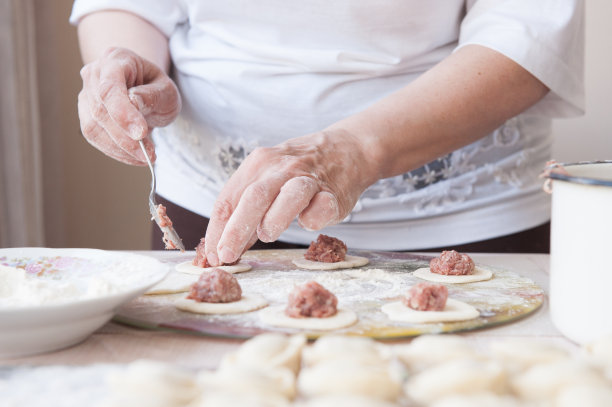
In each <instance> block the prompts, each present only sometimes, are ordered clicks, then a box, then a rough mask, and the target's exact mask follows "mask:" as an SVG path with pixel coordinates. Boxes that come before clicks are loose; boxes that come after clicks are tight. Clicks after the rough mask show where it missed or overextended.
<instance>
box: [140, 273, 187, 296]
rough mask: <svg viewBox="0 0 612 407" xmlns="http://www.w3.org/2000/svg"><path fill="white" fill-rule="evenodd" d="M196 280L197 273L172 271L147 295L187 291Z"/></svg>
mask: <svg viewBox="0 0 612 407" xmlns="http://www.w3.org/2000/svg"><path fill="white" fill-rule="evenodd" d="M196 281H198V276H197V275H193V274H185V273H177V272H171V273H170V274H168V276H167V277H166V278H164V279H163V280H162V281H160V282H159V283H157V284H156V285H154V286H153V287H152V288H151V289H150V290H149V291H147V292H146V293H145V295H157V294H174V293H182V292H187V291H189V289H190V288H191V285H192V284H193V283H195V282H196Z"/></svg>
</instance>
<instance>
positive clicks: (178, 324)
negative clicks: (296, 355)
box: [114, 250, 544, 339]
mask: <svg viewBox="0 0 612 407" xmlns="http://www.w3.org/2000/svg"><path fill="white" fill-rule="evenodd" d="M303 253H304V251H303V250H257V251H249V252H247V253H245V255H244V256H243V257H242V260H243V261H246V262H248V263H249V264H251V266H252V267H253V269H252V270H251V271H248V272H245V273H240V274H235V276H236V278H237V279H238V281H239V283H240V285H241V287H242V291H243V293H249V292H251V293H258V294H261V295H263V296H264V297H265V298H266V299H267V300H268V301H269V302H270V305H281V304H285V303H286V301H287V296H288V295H289V292H290V291H291V290H292V288H293V287H294V286H295V285H297V284H301V283H303V282H306V281H308V280H311V279H314V280H316V281H317V282H319V283H320V284H322V285H323V286H324V287H326V288H327V289H328V290H330V291H331V292H333V293H334V294H335V295H336V296H337V297H338V306H339V307H342V308H348V309H352V310H353V311H355V312H356V313H357V315H358V317H359V321H358V322H357V323H356V324H355V325H353V326H350V327H347V328H343V329H339V330H337V331H334V332H335V333H342V334H349V335H360V336H368V337H373V338H378V339H398V338H406V337H413V336H417V335H421V334H430V333H443V332H461V331H468V330H474V329H482V328H488V327H493V326H496V325H499V324H504V323H509V322H512V321H516V320H518V319H520V318H524V317H525V316H527V315H529V314H531V313H532V312H534V311H535V310H536V309H538V307H540V305H541V304H542V301H543V299H544V291H543V290H542V288H541V287H539V286H538V285H537V284H536V283H534V282H533V281H532V280H530V279H528V278H526V277H523V276H521V275H520V274H519V273H517V272H514V271H509V270H503V269H499V268H493V267H490V266H487V265H485V264H478V263H477V265H478V266H480V267H484V268H488V269H490V270H492V271H493V273H494V276H493V278H492V279H491V280H488V281H482V282H476V283H468V284H448V285H447V287H448V289H449V297H450V298H454V299H457V300H460V301H464V302H467V303H469V304H471V305H473V306H474V307H476V308H477V309H478V310H479V311H480V317H479V318H476V319H472V320H469V321H462V322H448V323H428V324H410V323H403V322H394V321H391V320H389V319H388V318H387V316H386V315H385V314H384V313H383V312H382V311H381V310H380V307H381V306H382V305H384V304H386V303H388V302H391V301H395V300H397V299H398V298H399V297H400V296H401V295H404V294H405V293H406V291H407V290H408V288H409V287H410V286H412V285H414V284H416V283H418V282H422V281H423V280H420V279H418V278H416V277H414V276H413V275H412V272H413V271H414V270H416V269H417V268H420V267H427V266H428V264H429V260H430V259H431V257H429V256H422V255H415V254H411V253H398V252H382V251H349V254H352V255H356V256H364V257H367V258H369V259H370V263H369V264H368V265H365V266H363V267H360V268H355V269H346V270H337V271H308V270H300V269H298V268H296V266H294V265H293V263H292V262H291V259H294V258H299V257H302V256H303ZM193 257H194V253H193V252H191V253H184V254H177V256H176V257H172V258H169V259H167V260H166V262H168V263H171V264H178V263H180V262H184V261H187V260H190V259H192V258H193ZM185 295H186V294H185V293H181V294H171V295H147V296H141V297H139V298H137V299H135V300H133V301H132V302H130V303H128V304H126V305H124V306H123V307H121V308H120V309H119V310H118V311H117V314H116V316H115V317H114V321H115V322H118V323H122V324H126V325H131V326H135V327H139V328H145V329H154V330H170V331H175V332H185V333H191V334H198V335H206V336H219V337H228V338H249V337H252V336H254V335H257V334H260V333H264V332H287V333H295V332H298V331H297V330H292V329H285V328H276V327H271V326H267V325H265V324H264V323H263V322H261V321H260V319H259V316H258V312H257V311H254V312H250V313H245V314H234V315H212V316H211V315H199V314H192V313H189V312H185V311H180V310H178V309H176V308H175V307H174V301H175V300H176V299H177V298H181V297H184V296H185ZM301 332H303V333H305V334H306V335H307V336H308V337H310V338H316V337H318V336H320V335H322V334H325V333H327V332H322V331H301Z"/></svg>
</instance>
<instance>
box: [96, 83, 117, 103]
mask: <svg viewBox="0 0 612 407" xmlns="http://www.w3.org/2000/svg"><path fill="white" fill-rule="evenodd" d="M114 88H115V84H114V83H113V82H112V81H110V80H102V81H100V83H99V84H98V94H99V95H100V99H102V100H107V99H108V97H109V95H110V94H111V92H112V91H113V90H114Z"/></svg>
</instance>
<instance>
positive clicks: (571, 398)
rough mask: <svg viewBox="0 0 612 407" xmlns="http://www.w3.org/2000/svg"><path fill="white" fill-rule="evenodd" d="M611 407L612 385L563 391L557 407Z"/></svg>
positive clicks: (558, 396)
mask: <svg viewBox="0 0 612 407" xmlns="http://www.w3.org/2000/svg"><path fill="white" fill-rule="evenodd" d="M580 406H585V407H586V406H588V407H610V406H612V384H608V385H605V386H589V385H579V386H569V387H567V388H564V389H561V390H560V391H559V394H558V395H557V398H556V400H555V407H580Z"/></svg>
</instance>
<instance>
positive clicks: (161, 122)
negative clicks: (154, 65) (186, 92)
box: [128, 78, 181, 127]
mask: <svg viewBox="0 0 612 407" xmlns="http://www.w3.org/2000/svg"><path fill="white" fill-rule="evenodd" d="M128 95H129V98H130V101H131V102H132V104H133V105H134V106H136V107H137V108H138V110H139V111H140V113H141V114H142V115H143V116H144V118H145V119H146V122H147V125H148V126H149V127H164V126H167V125H168V124H170V123H171V122H172V121H173V120H174V119H175V118H176V116H177V115H178V114H179V112H180V111H181V98H180V97H179V93H178V90H177V89H176V85H175V84H174V82H172V81H171V80H170V79H169V78H160V79H159V80H158V81H156V82H153V83H151V84H149V85H142V86H137V87H134V88H130V90H129V91H128Z"/></svg>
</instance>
